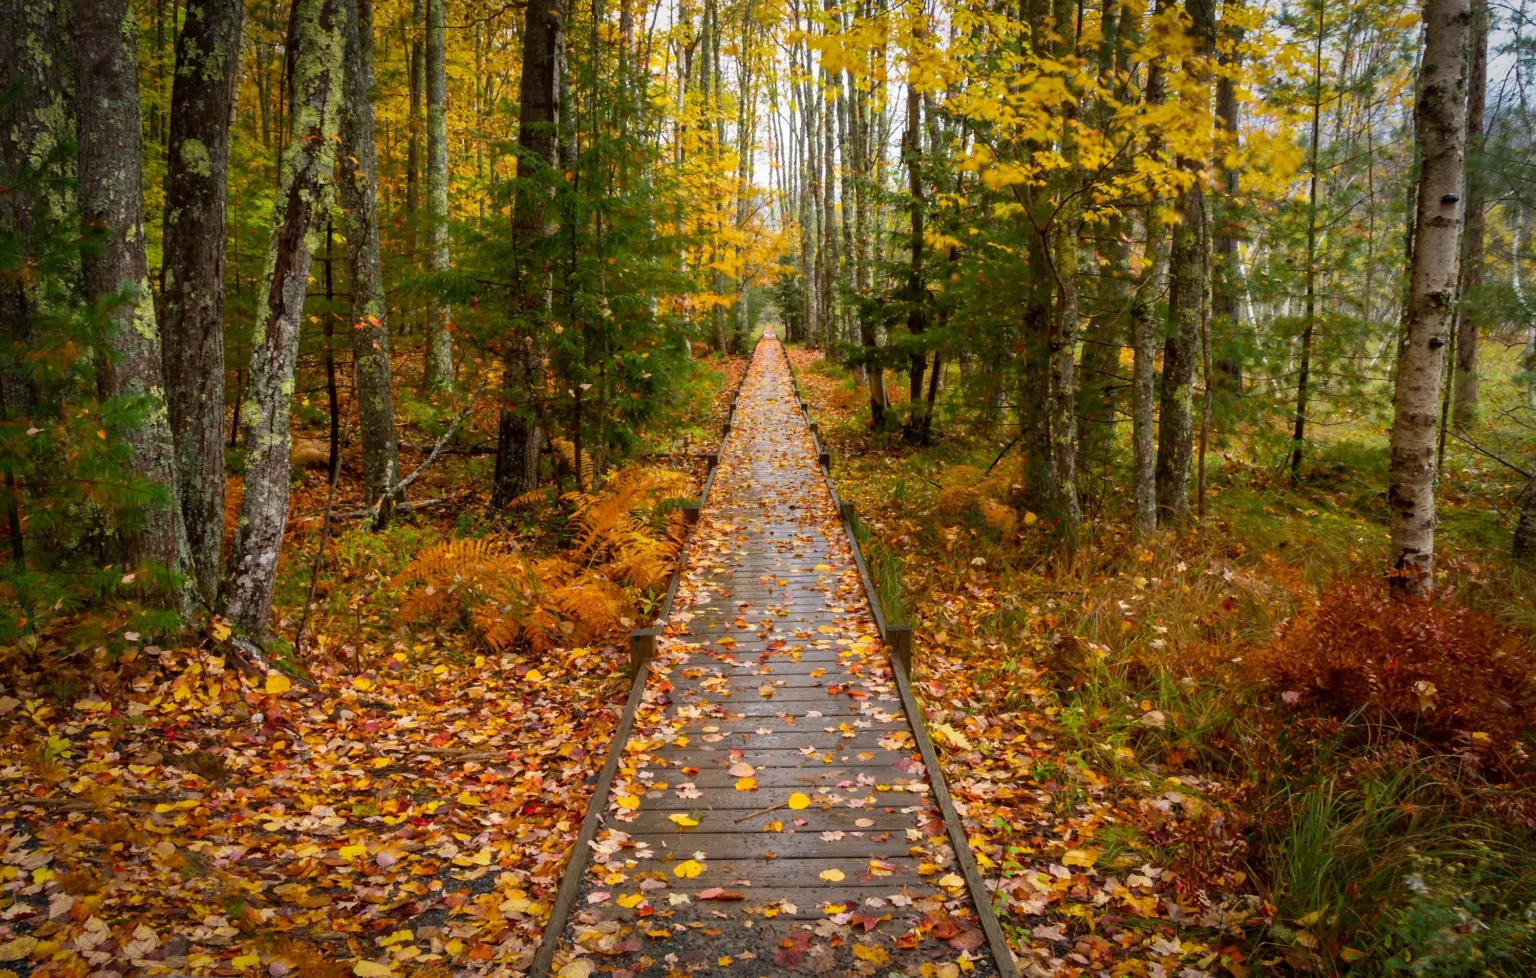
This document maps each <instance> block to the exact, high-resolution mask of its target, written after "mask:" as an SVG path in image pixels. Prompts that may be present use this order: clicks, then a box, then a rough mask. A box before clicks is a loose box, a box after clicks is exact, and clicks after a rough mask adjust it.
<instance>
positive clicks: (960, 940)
mask: <svg viewBox="0 0 1536 978" xmlns="http://www.w3.org/2000/svg"><path fill="white" fill-rule="evenodd" d="M985 941H986V937H985V936H984V935H983V934H982V933H981V931H979V930H968V931H966V932H965V933H963V934H961V935H960V936H959V937H957V938H955V939H954V940H952V941H950V942H949V946H950V947H952V948H954V949H955V950H956V951H974V950H976V949H977V948H979V947H981V945H982V943H983V942H985Z"/></svg>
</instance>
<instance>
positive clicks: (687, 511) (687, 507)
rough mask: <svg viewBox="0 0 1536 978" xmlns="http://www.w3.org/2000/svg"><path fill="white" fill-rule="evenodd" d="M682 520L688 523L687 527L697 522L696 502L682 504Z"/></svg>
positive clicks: (697, 510) (697, 509) (690, 501)
mask: <svg viewBox="0 0 1536 978" xmlns="http://www.w3.org/2000/svg"><path fill="white" fill-rule="evenodd" d="M683 519H685V520H687V521H688V525H689V526H692V525H693V524H695V523H697V522H698V521H699V504H698V503H697V502H694V501H693V500H691V499H690V500H689V501H688V502H686V503H683Z"/></svg>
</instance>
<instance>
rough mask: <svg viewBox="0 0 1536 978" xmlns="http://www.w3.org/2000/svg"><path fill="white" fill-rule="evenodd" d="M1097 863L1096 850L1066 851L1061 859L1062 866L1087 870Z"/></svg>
mask: <svg viewBox="0 0 1536 978" xmlns="http://www.w3.org/2000/svg"><path fill="white" fill-rule="evenodd" d="M1098 861H1099V851H1098V850H1097V849H1068V850H1067V853H1066V855H1064V856H1062V857H1061V864H1062V865H1063V866H1081V867H1083V868H1084V869H1087V868H1088V867H1089V866H1092V865H1093V864H1094V863H1096V862H1098Z"/></svg>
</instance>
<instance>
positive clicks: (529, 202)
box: [491, 0, 565, 506]
mask: <svg viewBox="0 0 1536 978" xmlns="http://www.w3.org/2000/svg"><path fill="white" fill-rule="evenodd" d="M564 46H565V3H564V0H529V3H528V12H527V20H526V21H525V23H524V27H523V80H522V91H521V101H520V104H519V117H518V129H517V150H518V152H517V179H518V184H517V188H518V189H517V194H516V199H515V200H514V201H513V206H512V233H513V236H514V239H515V241H514V243H515V245H516V247H517V255H518V262H519V267H518V268H517V269H515V270H514V274H515V288H516V300H517V302H518V304H519V305H520V306H521V307H522V309H523V310H524V315H523V317H522V318H521V319H520V320H519V322H518V328H516V329H515V330H514V331H513V332H512V333H511V335H509V336H508V337H506V339H505V340H504V341H503V342H504V344H505V345H504V348H503V352H502V380H501V418H500V422H499V424H498V427H497V443H496V473H495V485H494V487H493V490H492V497H491V501H492V503H493V504H495V505H498V506H505V505H506V504H508V503H510V502H511V501H513V500H514V499H516V498H518V497H519V496H521V495H523V494H524V493H526V492H528V491H530V490H532V489H535V488H537V487H538V484H539V441H540V438H541V431H540V424H539V418H538V391H537V389H536V388H537V386H538V382H539V378H540V369H541V368H540V366H539V364H540V359H541V358H540V352H539V348H538V345H537V340H538V335H537V333H538V329H539V323H538V321H539V320H540V319H541V318H542V315H543V310H544V309H545V308H547V306H548V303H549V273H548V270H547V269H546V268H545V267H544V266H543V263H542V261H541V260H540V259H539V256H538V250H539V246H540V244H541V243H542V242H543V241H544V240H545V239H546V238H548V237H549V236H550V235H551V234H553V233H554V213H553V207H552V199H551V198H552V195H553V188H552V186H551V185H550V182H549V180H548V177H549V173H550V171H551V170H552V169H553V168H554V167H556V166H558V165H559V161H560V142H561V140H560V125H561V113H560V90H561V88H562V70H561V69H562V65H563V58H562V50H563V48H564Z"/></svg>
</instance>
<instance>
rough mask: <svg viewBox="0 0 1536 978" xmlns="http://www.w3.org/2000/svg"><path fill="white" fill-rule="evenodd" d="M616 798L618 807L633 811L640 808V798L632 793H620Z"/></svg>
mask: <svg viewBox="0 0 1536 978" xmlns="http://www.w3.org/2000/svg"><path fill="white" fill-rule="evenodd" d="M617 800H618V803H619V807H620V808H622V809H624V810H625V811H627V812H635V811H639V810H640V799H639V798H636V797H635V796H634V795H620V796H619V797H618V799H617Z"/></svg>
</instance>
